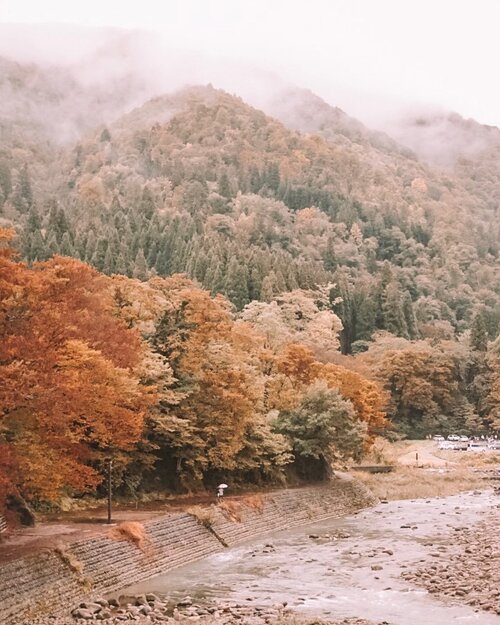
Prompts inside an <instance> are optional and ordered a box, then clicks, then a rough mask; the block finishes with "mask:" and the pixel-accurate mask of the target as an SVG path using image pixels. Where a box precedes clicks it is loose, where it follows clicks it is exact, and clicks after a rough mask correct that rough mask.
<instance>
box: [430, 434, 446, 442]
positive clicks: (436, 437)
mask: <svg viewBox="0 0 500 625" xmlns="http://www.w3.org/2000/svg"><path fill="white" fill-rule="evenodd" d="M432 440H434V441H444V436H441V434H436V436H433V437H432Z"/></svg>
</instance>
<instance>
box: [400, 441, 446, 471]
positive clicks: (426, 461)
mask: <svg viewBox="0 0 500 625" xmlns="http://www.w3.org/2000/svg"><path fill="white" fill-rule="evenodd" d="M397 462H398V464H401V465H403V466H413V467H415V466H419V467H435V468H440V467H448V466H454V465H455V463H454V462H450V461H449V460H443V458H438V457H437V456H435V455H434V454H433V453H432V451H430V450H429V449H427V447H423V446H419V445H415V447H413V448H412V449H411V450H410V451H408V452H406V453H405V454H403V455H402V456H399V457H398V458H397Z"/></svg>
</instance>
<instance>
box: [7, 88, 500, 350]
mask: <svg viewBox="0 0 500 625" xmlns="http://www.w3.org/2000/svg"><path fill="white" fill-rule="evenodd" d="M48 89H49V91H51V90H52V93H54V94H56V93H57V90H55V89H54V88H53V87H50V86H49V87H48ZM93 97H96V94H95V93H94V94H93ZM56 99H57V98H56ZM86 102H87V104H88V106H89V107H90V108H91V109H92V115H90V116H89V119H88V120H87V122H86V125H87V124H88V123H90V122H91V120H92V119H98V118H99V119H101V120H103V119H105V117H106V115H105V114H104V113H103V111H104V110H105V107H103V106H101V108H99V106H96V107H94V108H92V104H91V102H90V100H86ZM87 104H86V106H87ZM287 107H288V108H285V110H284V109H283V108H282V112H281V113H280V115H281V116H282V118H283V119H286V120H287V123H289V124H292V123H293V124H294V125H295V126H296V127H300V128H301V129H302V130H305V131H306V132H307V134H302V133H300V132H297V131H294V130H290V129H288V128H287V127H285V126H284V125H283V124H282V123H280V122H278V121H276V120H275V119H273V118H270V117H268V116H266V114H265V113H263V112H262V111H259V110H256V109H254V108H252V107H250V106H248V105H247V104H245V103H244V102H243V101H242V100H241V99H239V98H237V97H235V96H231V95H229V94H227V93H225V92H222V91H218V90H216V89H214V88H212V87H192V88H189V89H185V90H182V91H181V92H178V93H176V94H172V95H167V96H162V97H158V98H155V99H153V100H151V101H149V102H147V103H146V104H144V105H143V106H141V107H138V108H136V109H134V110H133V111H131V112H130V113H127V114H126V115H124V116H122V117H120V118H118V119H116V121H114V122H112V123H108V125H107V126H104V125H99V127H98V129H96V130H94V131H91V132H89V133H88V134H87V135H85V136H83V135H82V138H81V139H80V140H79V141H78V142H77V143H76V144H75V145H74V146H73V147H71V148H66V147H60V146H59V147H58V148H57V150H58V151H57V152H51V169H50V171H49V170H47V172H46V173H45V177H44V179H43V180H41V178H40V172H39V171H36V172H34V173H32V172H31V177H32V180H31V183H32V186H33V188H34V197H33V198H31V200H30V197H29V196H30V193H29V192H27V191H26V189H25V187H26V180H25V181H24V187H23V185H22V180H21V178H22V176H21V170H18V171H16V172H15V177H17V181H16V180H15V181H14V187H15V188H14V189H13V191H12V197H9V198H6V199H5V198H4V202H3V211H4V217H7V218H8V219H10V220H11V221H13V222H14V223H16V224H18V227H19V229H20V232H21V238H20V247H21V249H22V251H23V253H24V254H25V256H26V257H27V258H28V259H29V260H35V259H40V258H45V257H47V256H49V255H50V254H52V253H54V252H59V253H64V254H69V255H74V256H77V257H79V258H82V259H84V260H86V261H87V262H90V263H92V264H94V265H95V266H96V267H98V268H99V269H100V270H102V271H105V272H106V273H112V272H118V273H126V274H129V275H135V276H137V277H140V278H145V277H147V276H148V275H151V273H155V272H156V273H158V274H160V275H166V274H170V273H173V272H179V271H180V272H187V273H188V274H189V275H191V276H193V277H195V278H196V279H197V280H199V281H200V282H201V283H202V284H203V285H204V286H206V287H207V288H209V289H210V290H211V291H212V292H214V293H215V292H222V293H224V294H226V295H227V296H228V297H229V298H230V299H231V301H232V302H233V303H234V304H235V305H236V307H237V308H238V309H240V308H242V307H243V306H244V305H245V304H246V303H248V302H249V301H251V300H252V299H263V300H270V299H271V298H272V297H274V296H275V295H277V294H279V293H280V292H282V291H286V290H291V289H294V288H296V287H301V288H312V287H314V286H315V285H316V284H319V283H325V282H327V281H334V282H336V283H337V293H336V294H337V295H340V296H341V297H342V298H343V302H342V303H341V304H339V305H337V312H339V314H340V315H341V317H342V319H343V322H344V333H343V349H344V351H346V352H349V351H351V349H353V344H355V343H356V342H357V341H360V340H367V339H370V337H372V335H373V333H374V332H375V331H376V330H380V329H382V330H389V331H391V332H393V333H395V334H398V335H401V336H407V337H410V338H413V337H417V336H426V335H434V334H435V333H438V334H440V335H442V336H445V337H451V336H453V335H454V333H456V332H462V331H464V330H465V329H467V328H468V327H469V326H470V324H471V322H472V319H473V317H474V315H475V313H476V312H477V311H478V310H479V309H481V310H484V314H485V316H486V318H487V323H488V326H489V331H490V334H491V336H494V335H495V333H496V332H497V331H498V324H499V321H500V320H499V315H500V313H499V312H498V311H499V305H498V304H499V295H500V278H499V271H498V241H499V237H498V233H499V225H498V216H497V215H496V213H495V212H494V211H493V210H492V208H491V203H490V201H489V200H490V198H488V197H483V196H482V195H481V194H479V193H475V192H474V189H472V188H470V187H468V186H467V185H468V184H469V182H470V177H469V178H466V179H464V180H461V179H460V178H459V177H457V176H454V175H452V174H450V173H447V174H444V173H442V172H441V171H440V170H435V169H432V168H430V167H429V166H426V165H423V164H422V163H419V162H418V161H417V160H416V158H415V156H414V154H413V153H411V152H409V151H408V150H406V149H405V148H402V147H401V146H399V145H398V144H397V143H396V142H394V141H392V140H391V139H389V138H388V137H386V136H384V135H382V134H380V133H375V132H372V131H369V130H368V129H366V128H365V127H364V126H362V125H361V124H360V123H359V122H356V121H355V120H351V119H350V118H349V117H348V116H347V115H345V114H344V113H343V112H341V111H340V110H338V109H334V108H332V107H329V106H328V105H327V104H326V103H324V102H322V101H321V100H319V99H317V98H315V96H313V95H312V94H308V93H306V94H304V93H302V92H297V94H296V95H295V96H294V97H291V96H290V98H289V99H288V100H287ZM276 110H277V109H276ZM283 110H284V112H283ZM61 115H62V116H63V117H64V114H63V113H62V112H61ZM27 119H28V121H29V120H30V115H29V113H28V114H27ZM7 125H8V123H7ZM39 145H40V146H42V147H41V151H42V153H43V143H40V144H39ZM50 149H52V150H55V147H54V146H53V147H51V148H50ZM47 153H49V152H47ZM26 176H27V173H26V172H25V176H24V177H25V178H26ZM28 182H29V181H28ZM23 188H24V189H25V192H23V191H22V189H23ZM16 190H17V191H16ZM16 192H17V195H18V196H20V200H19V201H17V203H16V202H14V201H13V199H12V198H13V197H14V196H15V194H16ZM23 193H24V195H23ZM32 195H33V193H32ZM18 199H19V198H18Z"/></svg>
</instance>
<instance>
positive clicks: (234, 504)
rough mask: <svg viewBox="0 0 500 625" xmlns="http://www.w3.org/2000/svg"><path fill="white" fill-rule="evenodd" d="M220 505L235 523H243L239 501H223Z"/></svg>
mask: <svg viewBox="0 0 500 625" xmlns="http://www.w3.org/2000/svg"><path fill="white" fill-rule="evenodd" d="M218 507H219V509H220V510H222V512H223V513H224V515H225V516H226V517H227V518H228V519H230V520H231V521H233V523H241V508H242V506H241V503H239V502H238V501H221V503H220V504H219V506H218Z"/></svg>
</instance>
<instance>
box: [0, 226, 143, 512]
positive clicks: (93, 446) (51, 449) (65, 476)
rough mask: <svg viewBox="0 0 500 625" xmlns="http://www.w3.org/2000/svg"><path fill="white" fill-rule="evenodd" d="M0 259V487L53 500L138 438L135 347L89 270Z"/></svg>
mask: <svg viewBox="0 0 500 625" xmlns="http://www.w3.org/2000/svg"><path fill="white" fill-rule="evenodd" d="M10 236H11V234H10V233H9V232H5V231H3V232H2V241H3V244H4V247H3V248H2V250H1V256H0V334H1V336H2V341H1V343H0V380H1V384H0V419H1V420H0V443H1V446H2V449H3V450H4V453H2V455H1V456H0V484H2V486H3V492H4V493H5V492H15V491H20V492H22V494H23V495H24V496H26V497H29V498H33V499H48V500H53V499H55V498H57V496H58V494H59V493H60V492H61V490H62V489H63V488H67V487H69V488H72V489H76V490H84V489H85V488H87V487H94V486H95V485H96V484H97V483H98V482H99V481H100V479H101V477H100V475H99V473H98V471H97V470H96V468H95V466H93V461H94V460H96V459H98V458H99V457H100V456H101V455H102V454H104V453H107V452H109V451H110V450H113V449H121V448H127V447H131V446H132V445H133V444H134V443H135V442H136V441H137V440H138V439H139V437H140V435H141V432H142V426H143V419H144V414H145V412H146V410H147V409H148V406H149V405H150V404H151V403H152V401H153V399H154V398H153V396H152V395H151V393H150V391H149V389H148V388H147V387H145V386H141V385H140V384H139V380H138V378H137V376H136V374H135V369H136V367H137V366H138V364H139V361H140V357H141V339H140V337H139V334H138V332H137V331H135V330H132V329H129V328H127V326H126V325H125V323H124V322H123V321H120V320H119V319H118V318H117V317H116V316H114V315H113V312H112V309H111V307H110V304H109V302H108V301H107V298H106V284H105V282H104V281H103V278H102V277H101V276H100V275H99V274H98V273H97V271H95V270H93V269H91V268H90V267H88V266H87V265H85V264H83V263H81V262H79V261H75V260H72V259H69V258H62V257H55V258H53V259H52V260H50V261H47V262H44V263H36V264H35V265H34V266H33V267H32V268H28V267H27V266H26V265H24V264H22V263H17V262H15V261H14V260H13V258H12V252H11V251H10V250H9V248H8V247H6V246H5V244H6V243H7V242H8V239H9V237H10Z"/></svg>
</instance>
